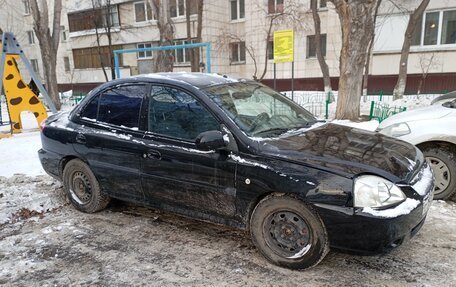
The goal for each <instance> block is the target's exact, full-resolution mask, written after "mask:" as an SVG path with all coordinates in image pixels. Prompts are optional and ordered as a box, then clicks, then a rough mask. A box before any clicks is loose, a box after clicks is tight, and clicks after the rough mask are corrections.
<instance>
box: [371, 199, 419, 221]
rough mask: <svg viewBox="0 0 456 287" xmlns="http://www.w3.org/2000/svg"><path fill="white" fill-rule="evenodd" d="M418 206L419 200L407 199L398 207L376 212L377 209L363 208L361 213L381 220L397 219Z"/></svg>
mask: <svg viewBox="0 0 456 287" xmlns="http://www.w3.org/2000/svg"><path fill="white" fill-rule="evenodd" d="M419 204H420V201H419V200H416V199H412V198H407V199H406V200H405V201H404V202H402V203H401V204H399V205H398V206H396V207H394V208H388V209H383V210H377V209H373V208H370V207H364V208H363V209H362V212H364V213H367V214H370V215H373V216H378V217H383V218H394V217H398V216H401V215H406V214H409V213H410V212H411V211H412V210H414V209H415V208H416V207H417V206H418V205H419Z"/></svg>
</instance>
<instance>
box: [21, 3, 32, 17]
mask: <svg viewBox="0 0 456 287" xmlns="http://www.w3.org/2000/svg"><path fill="white" fill-rule="evenodd" d="M22 4H24V14H25V15H29V14H30V0H22Z"/></svg>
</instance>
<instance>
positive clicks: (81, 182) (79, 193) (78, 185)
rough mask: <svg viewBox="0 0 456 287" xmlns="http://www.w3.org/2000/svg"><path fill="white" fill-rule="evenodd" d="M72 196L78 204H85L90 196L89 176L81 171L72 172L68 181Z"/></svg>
mask: <svg viewBox="0 0 456 287" xmlns="http://www.w3.org/2000/svg"><path fill="white" fill-rule="evenodd" d="M70 193H71V196H72V198H73V199H74V200H75V201H76V202H78V203H79V204H87V203H89V202H90V199H91V198H92V184H91V183H90V179H89V177H88V176H87V175H86V174H85V173H83V172H82V171H76V172H74V173H73V175H72V177H71V182H70Z"/></svg>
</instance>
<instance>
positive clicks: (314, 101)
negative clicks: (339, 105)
mask: <svg viewBox="0 0 456 287" xmlns="http://www.w3.org/2000/svg"><path fill="white" fill-rule="evenodd" d="M284 95H285V96H286V97H288V98H290V99H291V95H290V94H287V93H284ZM293 101H294V102H295V103H297V104H298V105H300V106H301V107H303V108H305V109H306V110H308V111H309V112H310V113H312V114H313V115H314V116H315V117H317V118H318V117H321V116H324V118H325V119H328V117H329V104H330V103H332V102H333V101H334V96H333V93H332V92H328V93H325V92H315V93H311V94H308V95H301V96H297V95H295V97H294V99H293Z"/></svg>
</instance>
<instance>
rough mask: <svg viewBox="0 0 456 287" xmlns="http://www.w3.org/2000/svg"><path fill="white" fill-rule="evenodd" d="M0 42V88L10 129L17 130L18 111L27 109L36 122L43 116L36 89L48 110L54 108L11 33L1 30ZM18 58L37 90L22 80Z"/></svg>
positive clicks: (44, 117)
mask: <svg viewBox="0 0 456 287" xmlns="http://www.w3.org/2000/svg"><path fill="white" fill-rule="evenodd" d="M1 45H2V50H1V52H2V53H1V56H0V92H1V91H4V93H5V97H6V101H7V107H8V113H9V119H10V121H9V124H10V126H11V133H20V132H21V130H22V122H21V113H22V112H23V111H30V112H32V113H33V114H34V115H35V118H36V120H37V126H39V125H40V124H41V122H42V121H44V120H45V119H46V118H47V112H46V108H45V106H44V105H43V103H42V102H41V100H40V99H39V98H38V91H39V92H40V93H41V95H43V97H44V98H45V99H46V102H47V104H48V106H49V108H50V109H51V111H52V112H56V111H57V110H56V108H55V106H54V104H53V103H52V101H51V99H50V97H49V95H48V93H47V91H46V90H45V89H44V87H43V84H42V83H41V81H40V79H39V77H38V76H37V75H36V73H35V72H34V71H33V68H32V65H31V64H30V62H29V60H28V59H27V57H26V56H25V55H24V52H23V51H22V48H21V46H20V45H19V43H18V42H17V40H16V38H15V37H14V35H13V33H8V32H6V33H4V34H3V37H2V42H1ZM18 60H21V61H22V64H24V66H25V68H26V69H27V71H28V72H29V74H30V76H31V78H32V82H34V83H35V85H36V88H37V89H38V91H37V92H35V91H34V89H32V87H31V84H29V85H27V84H25V82H24V80H23V79H22V76H21V73H20V71H19V68H18V65H17V63H18ZM0 112H1V111H0ZM2 116H3V117H2V121H4V115H2Z"/></svg>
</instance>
